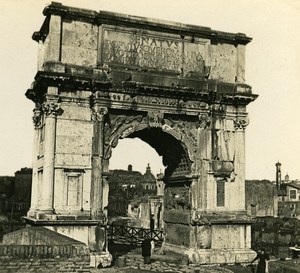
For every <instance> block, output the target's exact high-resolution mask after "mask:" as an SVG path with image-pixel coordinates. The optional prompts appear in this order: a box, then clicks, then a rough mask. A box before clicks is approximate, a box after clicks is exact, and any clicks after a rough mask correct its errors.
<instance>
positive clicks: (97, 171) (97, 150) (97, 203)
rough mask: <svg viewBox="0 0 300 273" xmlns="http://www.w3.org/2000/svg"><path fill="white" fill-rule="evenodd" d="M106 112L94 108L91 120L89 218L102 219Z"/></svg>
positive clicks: (101, 108)
mask: <svg viewBox="0 0 300 273" xmlns="http://www.w3.org/2000/svg"><path fill="white" fill-rule="evenodd" d="M107 112H108V110H107V108H106V107H98V106H94V108H93V109H92V120H93V121H94V134H93V147H92V185H91V189H93V190H92V191H91V218H92V219H93V220H97V219H100V218H102V211H103V207H102V206H103V185H102V171H103V170H102V168H103V162H102V161H103V147H104V131H103V128H104V116H105V115H106V114H107Z"/></svg>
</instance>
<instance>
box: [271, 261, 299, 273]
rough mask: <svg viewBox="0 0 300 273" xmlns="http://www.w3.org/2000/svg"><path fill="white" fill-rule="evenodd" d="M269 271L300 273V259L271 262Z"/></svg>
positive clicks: (273, 272) (275, 272) (272, 272)
mask: <svg viewBox="0 0 300 273" xmlns="http://www.w3.org/2000/svg"><path fill="white" fill-rule="evenodd" d="M268 267H269V268H268V269H269V273H300V260H292V261H276V262H269V266H268Z"/></svg>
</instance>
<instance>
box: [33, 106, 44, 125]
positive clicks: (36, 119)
mask: <svg viewBox="0 0 300 273" xmlns="http://www.w3.org/2000/svg"><path fill="white" fill-rule="evenodd" d="M32 121H33V125H34V128H35V129H39V128H41V126H42V110H41V109H40V108H34V110H33V116H32Z"/></svg>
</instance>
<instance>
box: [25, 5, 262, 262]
mask: <svg viewBox="0 0 300 273" xmlns="http://www.w3.org/2000/svg"><path fill="white" fill-rule="evenodd" d="M44 15H45V16H46V18H45V21H44V23H43V25H42V27H41V29H40V31H38V32H35V33H34V34H33V39H34V40H35V41H37V42H38V44H39V57H38V72H37V74H36V76H35V81H34V83H33V84H32V86H31V88H30V89H28V91H27V92H26V96H27V98H28V99H30V100H32V101H33V102H34V103H35V108H34V116H33V121H34V127H35V134H34V140H35V142H34V156H33V180H32V198H31V208H30V210H29V212H28V215H27V218H26V221H27V223H28V224H30V225H33V226H44V227H47V228H48V229H51V230H55V231H57V232H58V233H61V234H64V235H67V236H69V237H72V238H74V239H76V240H79V241H81V242H84V243H86V244H87V245H88V246H89V248H90V249H91V250H92V251H96V252H98V253H99V254H101V255H102V256H103V257H105V255H106V256H108V253H107V238H106V229H105V227H106V224H107V207H108V192H109V184H108V175H109V160H110V157H111V153H112V149H113V148H115V147H116V146H117V144H118V140H119V139H122V138H126V137H130V138H135V137H138V138H140V139H141V140H143V141H145V142H147V143H148V144H150V145H151V146H152V147H153V148H154V149H155V150H156V151H157V153H158V154H159V155H162V156H163V163H164V165H165V166H166V170H165V173H164V177H163V181H164V183H165V190H164V216H163V220H164V229H165V240H164V243H163V246H162V248H163V250H164V251H165V252H172V253H178V254H180V255H182V254H186V255H188V257H189V260H190V261H191V262H193V263H199V264H201V263H233V262H237V263H240V262H246V261H249V260H251V259H252V258H253V257H254V255H255V253H254V252H253V251H252V250H251V249H250V248H251V219H250V217H249V216H248V215H247V213H246V209H245V129H246V126H247V124H248V118H247V112H246V106H247V105H248V104H249V103H250V102H252V101H254V100H255V98H256V97H257V95H254V94H252V91H251V87H250V86H249V85H247V84H246V83H245V46H246V44H247V43H249V42H250V41H251V38H249V37H247V36H246V35H244V34H241V33H237V34H233V33H226V32H221V31H215V30H212V29H210V28H207V27H199V26H193V25H185V24H180V23H173V22H166V21H160V20H154V19H149V18H141V17H136V16H129V15H123V14H116V13H112V12H105V11H100V12H96V11H91V10H84V9H78V8H72V7H67V6H64V5H61V4H59V3H54V2H53V3H52V4H51V5H49V6H48V7H46V8H45V10H44Z"/></svg>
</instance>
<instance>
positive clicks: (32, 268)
mask: <svg viewBox="0 0 300 273" xmlns="http://www.w3.org/2000/svg"><path fill="white" fill-rule="evenodd" d="M0 272H1V273H4V272H5V273H10V272H20V273H27V272H47V273H48V272H51V273H52V272H53V273H54V272H55V273H56V272H65V273H67V272H78V273H79V272H80V273H83V272H90V263H89V254H88V253H86V252H84V251H83V250H82V249H81V248H78V249H76V248H74V247H73V246H42V245H41V246H37V245H36V246H34V245H26V246H25V245H0Z"/></svg>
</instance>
